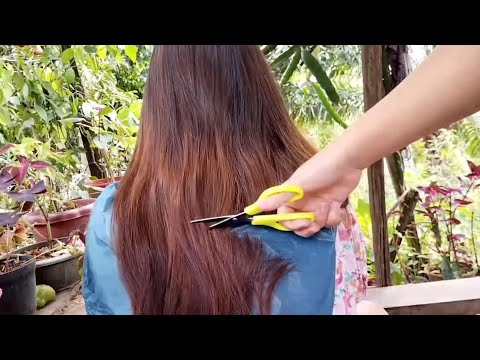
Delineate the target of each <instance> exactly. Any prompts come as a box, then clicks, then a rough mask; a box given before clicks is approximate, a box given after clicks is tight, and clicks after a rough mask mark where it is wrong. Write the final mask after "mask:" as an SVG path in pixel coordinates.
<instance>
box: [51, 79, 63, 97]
mask: <svg viewBox="0 0 480 360" xmlns="http://www.w3.org/2000/svg"><path fill="white" fill-rule="evenodd" d="M52 88H53V89H54V90H55V91H56V92H57V93H58V94H61V93H62V82H61V81H60V80H55V81H54V82H53V83H52Z"/></svg>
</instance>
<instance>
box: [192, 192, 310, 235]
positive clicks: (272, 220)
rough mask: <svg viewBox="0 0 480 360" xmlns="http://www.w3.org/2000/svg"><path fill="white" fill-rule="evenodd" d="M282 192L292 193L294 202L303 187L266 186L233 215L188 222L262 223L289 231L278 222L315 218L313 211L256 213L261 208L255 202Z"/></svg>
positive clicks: (222, 225)
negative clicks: (252, 201)
mask: <svg viewBox="0 0 480 360" xmlns="http://www.w3.org/2000/svg"><path fill="white" fill-rule="evenodd" d="M282 193H294V194H295V196H293V197H292V198H291V199H290V201H289V202H294V201H297V200H300V199H301V198H303V189H302V188H301V187H299V186H292V185H279V186H274V187H271V188H268V189H267V190H265V191H264V192H263V193H262V194H261V195H260V197H259V198H258V200H257V201H256V202H255V203H254V204H252V205H249V206H247V207H246V208H245V209H243V211H242V212H240V213H238V214H235V215H224V216H215V217H210V218H205V219H197V220H192V221H190V223H192V224H193V223H210V222H213V223H214V224H213V225H210V226H209V228H210V229H214V228H225V227H228V228H232V227H237V226H242V225H247V224H250V225H262V226H269V227H271V228H274V229H277V230H281V231H291V230H290V229H289V228H287V227H286V226H284V225H282V224H280V222H281V221H289V220H301V219H306V220H310V221H312V222H313V221H314V220H315V215H314V213H313V212H298V213H297V212H295V213H288V214H274V215H258V214H260V213H262V210H261V209H260V208H259V207H258V205H257V203H258V201H259V200H265V199H267V198H269V197H270V196H273V195H277V194H282Z"/></svg>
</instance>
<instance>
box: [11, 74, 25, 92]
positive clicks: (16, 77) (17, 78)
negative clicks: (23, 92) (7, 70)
mask: <svg viewBox="0 0 480 360" xmlns="http://www.w3.org/2000/svg"><path fill="white" fill-rule="evenodd" d="M12 80H13V83H14V84H15V87H16V88H17V89H18V90H20V89H21V88H22V87H23V84H24V82H25V80H24V78H23V77H22V75H20V74H19V73H18V72H15V73H14V74H13V76H12Z"/></svg>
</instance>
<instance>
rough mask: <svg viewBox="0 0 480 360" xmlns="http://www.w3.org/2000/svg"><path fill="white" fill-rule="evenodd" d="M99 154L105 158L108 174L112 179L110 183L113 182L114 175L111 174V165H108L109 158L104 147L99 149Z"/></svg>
mask: <svg viewBox="0 0 480 360" xmlns="http://www.w3.org/2000/svg"><path fill="white" fill-rule="evenodd" d="M101 154H102V157H103V158H104V159H105V165H106V167H107V173H108V176H109V177H110V180H112V183H113V182H115V177H114V174H113V170H112V167H111V166H110V158H109V156H108V154H107V152H106V151H105V149H101Z"/></svg>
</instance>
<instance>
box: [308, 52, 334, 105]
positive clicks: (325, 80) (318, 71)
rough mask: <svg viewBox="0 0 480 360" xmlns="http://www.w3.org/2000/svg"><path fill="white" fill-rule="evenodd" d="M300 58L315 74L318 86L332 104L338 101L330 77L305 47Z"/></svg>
mask: <svg viewBox="0 0 480 360" xmlns="http://www.w3.org/2000/svg"><path fill="white" fill-rule="evenodd" d="M302 60H303V62H304V63H305V65H306V66H307V68H308V70H310V72H311V73H312V74H313V76H315V78H316V79H317V82H318V83H319V84H320V86H321V87H322V88H323V89H324V90H325V92H326V93H327V96H328V98H329V99H330V101H331V102H333V103H334V104H336V103H338V102H339V101H340V97H339V96H338V93H337V90H335V87H334V86H333V84H332V82H331V80H330V78H329V77H328V76H327V74H326V73H325V71H324V70H323V68H322V65H320V63H319V62H318V60H317V59H315V57H314V56H313V55H312V54H311V53H310V51H308V50H307V49H303V50H302Z"/></svg>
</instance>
